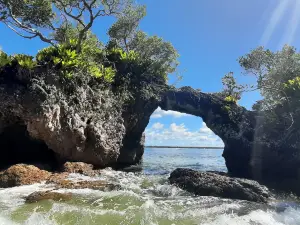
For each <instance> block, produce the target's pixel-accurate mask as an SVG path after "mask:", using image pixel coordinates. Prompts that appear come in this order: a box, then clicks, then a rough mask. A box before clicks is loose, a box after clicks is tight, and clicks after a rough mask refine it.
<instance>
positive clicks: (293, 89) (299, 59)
mask: <svg viewBox="0 0 300 225" xmlns="http://www.w3.org/2000/svg"><path fill="white" fill-rule="evenodd" d="M239 62H240V64H241V66H242V67H243V68H244V69H245V72H246V74H249V75H254V76H255V77H256V78H257V85H256V87H255V88H254V89H258V90H260V92H261V95H262V96H263V97H264V99H263V101H262V102H261V106H262V108H264V109H271V108H273V107H275V106H276V105H278V104H284V103H287V102H289V101H292V100H293V99H295V98H294V97H295V96H298V94H297V93H299V91H300V89H299V88H300V86H298V85H299V79H298V78H299V76H300V54H299V53H298V52H296V49H295V48H294V47H291V46H287V45H286V46H284V47H283V49H282V50H281V51H277V52H272V51H270V50H268V49H264V48H263V47H259V48H257V49H254V50H253V51H251V52H250V53H249V54H247V55H245V56H243V57H241V58H240V59H239Z"/></svg>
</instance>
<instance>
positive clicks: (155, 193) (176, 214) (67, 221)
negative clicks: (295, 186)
mask: <svg viewBox="0 0 300 225" xmlns="http://www.w3.org/2000/svg"><path fill="white" fill-rule="evenodd" d="M142 166H143V171H142V172H137V173H133V172H129V173H127V172H122V171H114V170H112V169H109V168H108V169H105V170H103V172H102V174H101V175H100V176H99V177H96V178H95V177H87V176H83V175H79V174H71V175H70V177H69V179H72V180H95V179H96V180H97V179H99V180H106V181H109V182H112V183H115V184H118V185H120V187H121V188H120V190H115V191H110V192H102V191H95V190H90V189H82V190H64V189H62V190H58V192H68V193H69V192H71V193H73V196H74V197H73V199H72V200H70V201H67V202H54V201H50V200H45V201H41V202H39V203H33V204H25V201H24V197H25V196H27V195H29V194H30V193H32V192H34V191H39V190H49V189H51V186H49V185H46V184H43V183H42V184H34V185H28V186H22V187H15V188H8V189H0V225H9V224H32V225H33V224H39V225H42V224H45V225H51V224H61V225H62V224H63V225H73V224H74V225H75V224H78V225H89V224H101V225H102V224H103V225H105V224H109V225H120V224H121V225H127V224H128V225H129V224H136V225H138V224H139V225H155V224H163V225H175V224H176V225H186V224H191V225H192V224H195V225H196V224H220V225H223V224H237V225H243V224H250V225H259V224H262V225H265V224H270V225H277V224H278V225H279V224H289V225H297V224H299V225H300V203H299V200H298V199H297V198H295V197H293V196H292V195H286V196H277V197H276V198H274V199H271V200H270V202H269V203H268V204H258V203H252V202H247V201H240V200H229V199H220V198H216V197H208V196H202V197H195V196H193V195H192V194H189V193H187V192H185V191H182V190H181V189H179V188H177V187H175V186H172V185H170V184H169V183H168V176H169V174H170V172H171V171H173V170H174V169H176V168H178V167H181V168H191V169H195V170H200V171H207V170H214V171H226V166H225V162H224V159H223V158H222V149H169V148H166V149H163V148H159V149H157V148H146V150H145V155H144V160H143V164H142Z"/></svg>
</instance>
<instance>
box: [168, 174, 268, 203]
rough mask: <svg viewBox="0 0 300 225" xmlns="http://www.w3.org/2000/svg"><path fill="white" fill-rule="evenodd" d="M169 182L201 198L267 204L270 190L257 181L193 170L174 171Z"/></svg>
mask: <svg viewBox="0 0 300 225" xmlns="http://www.w3.org/2000/svg"><path fill="white" fill-rule="evenodd" d="M169 181H170V183H171V184H175V185H176V186H178V187H180V188H182V189H183V190H186V191H188V192H191V193H194V194H195V195H201V196H214V197H221V198H230V199H240V200H248V201H253V202H267V201H268V198H269V197H270V192H269V191H268V189H267V188H266V187H265V186H263V185H260V184H259V183H258V182H256V181H252V180H247V179H241V178H231V177H228V176H223V175H219V174H216V173H210V172H198V171H194V170H191V169H181V168H178V169H176V170H174V171H173V172H172V173H171V175H170V177H169Z"/></svg>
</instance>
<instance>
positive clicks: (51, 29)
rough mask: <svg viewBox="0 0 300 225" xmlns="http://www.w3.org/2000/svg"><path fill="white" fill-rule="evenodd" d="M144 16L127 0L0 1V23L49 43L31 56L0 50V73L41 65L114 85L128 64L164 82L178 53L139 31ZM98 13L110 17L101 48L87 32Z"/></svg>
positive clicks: (30, 70)
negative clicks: (111, 18) (11, 69)
mask: <svg viewBox="0 0 300 225" xmlns="http://www.w3.org/2000/svg"><path fill="white" fill-rule="evenodd" d="M145 15H146V9H145V6H141V5H137V4H135V3H133V1H130V0H117V1H116V0H113V1H111V0H104V1H102V0H101V1H100V0H80V1H75V0H57V1H50V0H33V1H27V0H18V1H15V0H14V1H12V0H1V1H0V22H3V23H4V24H5V25H6V26H7V27H9V28H10V29H12V30H13V31H14V32H15V33H17V34H18V35H20V36H22V37H24V38H28V39H32V38H40V39H41V40H42V41H44V42H46V43H49V44H50V46H49V47H47V48H45V49H42V50H40V51H39V53H38V54H37V55H36V56H35V57H33V56H27V55H13V56H8V55H7V54H5V53H4V52H2V51H0V71H1V69H2V70H6V69H7V68H9V67H13V68H15V67H18V68H21V69H22V70H26V71H28V72H32V71H34V70H35V69H37V68H39V69H40V68H41V67H42V68H46V69H52V70H55V71H57V73H58V74H60V75H63V76H64V77H66V78H72V77H74V76H77V75H78V74H85V75H90V76H92V77H95V78H97V79H100V80H101V81H103V82H108V83H114V82H116V81H117V82H118V81H120V77H118V78H116V77H117V76H125V75H126V74H124V71H121V69H120V68H121V67H122V66H120V65H127V67H130V65H132V64H134V65H135V67H139V68H142V71H143V73H144V74H147V76H149V77H153V80H157V78H159V80H161V81H163V82H166V81H167V75H168V74H170V73H173V72H174V71H175V70H176V67H177V65H178V62H177V57H178V53H177V52H176V50H175V48H174V47H173V46H172V45H171V43H169V42H165V41H164V40H163V39H161V38H159V37H157V36H148V35H147V34H146V33H144V32H142V31H141V30H140V29H139V22H140V21H141V20H142V18H143V17H144V16H145ZM104 16H114V17H116V22H115V23H114V24H113V25H112V26H111V28H110V29H109V30H108V35H109V42H108V43H107V45H106V46H105V45H104V44H103V43H102V42H101V41H100V40H99V39H98V38H97V36H96V35H94V34H93V33H92V31H91V28H92V26H93V24H94V23H95V21H96V20H98V19H100V18H101V17H104ZM123 67H124V66H123ZM141 77H142V76H141ZM141 79H142V78H141Z"/></svg>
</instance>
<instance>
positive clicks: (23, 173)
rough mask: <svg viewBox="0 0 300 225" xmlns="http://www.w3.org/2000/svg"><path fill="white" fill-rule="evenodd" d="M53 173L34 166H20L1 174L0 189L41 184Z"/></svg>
mask: <svg viewBox="0 0 300 225" xmlns="http://www.w3.org/2000/svg"><path fill="white" fill-rule="evenodd" d="M50 175H51V173H49V172H47V171H45V170H40V169H39V168H37V167H35V166H32V165H25V164H18V165H14V166H12V167H10V168H8V169H7V170H5V171H3V172H0V188H9V187H15V186H21V185H29V184H34V183H40V182H42V181H45V180H47V179H48V178H49V177H50Z"/></svg>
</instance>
